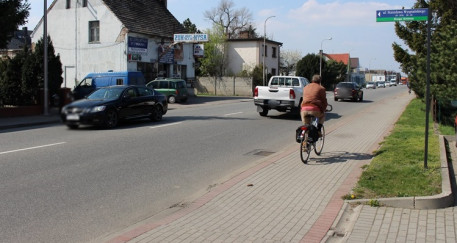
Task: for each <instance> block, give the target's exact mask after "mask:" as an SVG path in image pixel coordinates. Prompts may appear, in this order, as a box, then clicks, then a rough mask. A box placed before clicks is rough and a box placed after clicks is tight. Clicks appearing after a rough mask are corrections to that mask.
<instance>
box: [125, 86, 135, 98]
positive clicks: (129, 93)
mask: <svg viewBox="0 0 457 243" xmlns="http://www.w3.org/2000/svg"><path fill="white" fill-rule="evenodd" d="M124 97H130V98H134V97H136V92H135V90H134V89H133V88H132V89H128V90H127V92H126V93H125V95H124Z"/></svg>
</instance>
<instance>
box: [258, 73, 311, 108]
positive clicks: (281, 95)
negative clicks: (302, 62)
mask: <svg viewBox="0 0 457 243" xmlns="http://www.w3.org/2000/svg"><path fill="white" fill-rule="evenodd" d="M308 84H309V81H308V79H306V78H304V77H299V76H273V77H271V78H270V81H269V82H268V86H257V87H255V89H254V105H255V106H256V107H257V112H259V115H260V116H267V115H268V111H269V110H277V111H280V112H291V111H292V112H293V111H296V112H299V111H300V104H301V101H302V100H303V87H305V86H306V85H308Z"/></svg>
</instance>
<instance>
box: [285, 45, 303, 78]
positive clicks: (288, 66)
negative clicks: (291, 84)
mask: <svg viewBox="0 0 457 243" xmlns="http://www.w3.org/2000/svg"><path fill="white" fill-rule="evenodd" d="M300 59H302V54H301V52H300V51H297V50H295V51H291V50H284V51H281V73H282V74H284V75H289V74H290V73H291V72H292V71H294V70H295V68H296V64H297V62H298V61H300Z"/></svg>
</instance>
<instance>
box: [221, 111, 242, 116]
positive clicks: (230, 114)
mask: <svg viewBox="0 0 457 243" xmlns="http://www.w3.org/2000/svg"><path fill="white" fill-rule="evenodd" d="M241 113H243V112H241V111H240V112H235V113H229V114H225V115H224V116H232V115H237V114H241Z"/></svg>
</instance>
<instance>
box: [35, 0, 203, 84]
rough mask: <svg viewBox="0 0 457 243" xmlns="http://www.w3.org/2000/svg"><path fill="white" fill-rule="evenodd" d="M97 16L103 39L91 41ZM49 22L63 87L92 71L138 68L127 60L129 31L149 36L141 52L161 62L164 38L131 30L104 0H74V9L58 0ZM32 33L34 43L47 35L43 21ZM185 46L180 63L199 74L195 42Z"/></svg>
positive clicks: (147, 58)
mask: <svg viewBox="0 0 457 243" xmlns="http://www.w3.org/2000/svg"><path fill="white" fill-rule="evenodd" d="M76 2H79V3H78V4H77V3H76ZM75 4H77V6H76V7H75ZM95 20H98V21H100V42H99V43H89V21H95ZM42 21H43V20H42ZM47 23H48V24H47V32H48V35H49V36H51V40H52V42H53V45H54V49H55V53H56V55H60V60H61V62H62V69H63V71H64V73H63V74H62V77H63V78H64V82H63V84H62V86H63V87H68V88H73V87H74V86H75V79H76V80H78V81H80V80H82V79H83V78H84V77H85V76H86V74H87V73H89V72H106V71H108V70H113V71H136V70H137V62H136V61H128V60H127V54H128V50H127V49H128V47H127V41H128V36H129V35H130V36H133V37H140V38H146V39H148V50H147V53H143V54H141V61H142V62H149V63H154V65H155V66H156V65H157V59H158V44H159V43H160V41H161V39H158V38H153V37H151V36H146V35H142V34H136V33H127V32H128V30H127V29H126V28H124V26H123V24H122V23H121V22H120V21H119V19H118V18H117V17H116V16H115V15H114V13H113V12H111V10H110V9H108V8H107V7H106V5H105V4H104V3H103V2H102V1H101V0H91V1H88V7H84V8H83V7H81V1H71V8H70V9H66V1H65V0H57V1H55V3H54V4H53V5H51V7H50V9H48V15H47ZM31 37H32V43H36V42H37V41H38V40H39V39H41V38H42V37H43V22H40V23H39V24H38V25H37V26H36V27H35V30H34V32H33V33H32V36H31ZM183 49H184V53H183V54H184V58H183V60H182V61H178V62H177V63H178V64H180V65H187V77H189V78H195V77H194V76H195V75H194V74H195V69H194V67H193V63H194V58H193V44H191V43H189V44H184V46H183ZM170 69H171V70H172V67H170ZM65 70H67V72H65Z"/></svg>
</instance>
